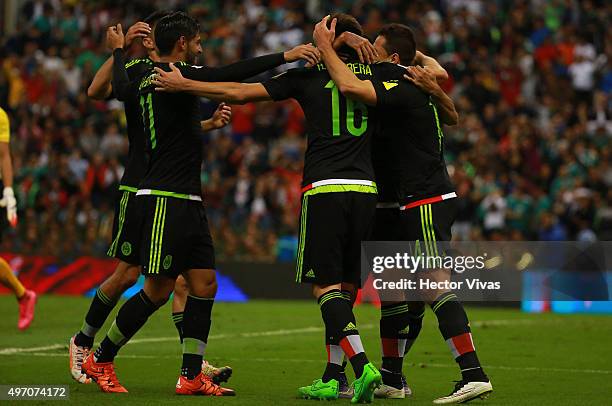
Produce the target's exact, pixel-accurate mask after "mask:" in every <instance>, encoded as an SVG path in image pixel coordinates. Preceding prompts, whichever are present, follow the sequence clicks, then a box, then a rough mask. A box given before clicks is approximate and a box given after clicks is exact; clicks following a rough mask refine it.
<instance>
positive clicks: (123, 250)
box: [121, 241, 132, 255]
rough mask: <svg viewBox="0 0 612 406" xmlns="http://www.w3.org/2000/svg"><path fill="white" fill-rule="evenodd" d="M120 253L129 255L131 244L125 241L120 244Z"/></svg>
mask: <svg viewBox="0 0 612 406" xmlns="http://www.w3.org/2000/svg"><path fill="white" fill-rule="evenodd" d="M121 253H122V254H123V255H130V254H131V253H132V244H130V243H129V242H127V241H125V242H124V243H123V244H121Z"/></svg>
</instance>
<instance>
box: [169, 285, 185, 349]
mask: <svg viewBox="0 0 612 406" xmlns="http://www.w3.org/2000/svg"><path fill="white" fill-rule="evenodd" d="M188 294H189V286H187V281H186V280H185V278H184V277H183V275H179V276H178V277H177V278H176V283H175V285H174V294H173V295H172V321H173V322H174V326H175V327H176V331H178V334H179V339H180V340H181V344H182V343H183V316H184V313H185V303H187V295H188Z"/></svg>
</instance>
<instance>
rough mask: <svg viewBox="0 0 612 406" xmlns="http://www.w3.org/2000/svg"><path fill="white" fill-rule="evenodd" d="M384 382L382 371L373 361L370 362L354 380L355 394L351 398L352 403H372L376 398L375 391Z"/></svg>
mask: <svg viewBox="0 0 612 406" xmlns="http://www.w3.org/2000/svg"><path fill="white" fill-rule="evenodd" d="M381 383H382V376H381V375H380V372H379V371H378V369H376V367H375V366H374V365H372V363H371V362H368V363H367V364H366V366H365V367H364V368H363V373H362V374H361V376H360V377H359V379H356V380H355V381H354V382H353V388H354V389H355V394H354V395H353V398H352V399H351V403H372V399H374V391H375V390H376V388H378V387H379V386H380V384H381Z"/></svg>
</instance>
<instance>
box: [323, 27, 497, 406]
mask: <svg viewBox="0 0 612 406" xmlns="http://www.w3.org/2000/svg"><path fill="white" fill-rule="evenodd" d="M326 27H327V26H326V24H324V22H322V23H320V24H318V25H317V28H316V29H315V41H316V43H317V46H318V48H319V50H320V51H321V56H322V59H323V61H324V63H325V65H326V66H327V68H328V70H329V72H330V75H331V76H332V78H333V79H334V81H335V82H336V83H337V85H338V88H339V89H340V92H341V93H342V94H344V95H345V96H346V97H350V98H353V99H355V100H359V101H360V102H362V103H365V104H366V105H368V106H376V107H377V108H378V109H379V114H380V115H381V123H385V124H384V125H383V126H382V128H381V134H380V135H381V136H383V137H389V142H388V144H387V148H386V149H385V151H384V152H385V153H386V154H387V156H385V159H386V160H387V162H390V163H391V164H390V166H387V171H388V172H387V173H386V174H385V175H386V176H388V177H391V178H392V179H393V175H395V178H394V181H393V182H392V183H394V185H395V188H394V192H391V193H390V195H391V196H392V195H393V194H395V196H396V198H397V199H398V203H399V208H400V213H401V214H400V222H401V224H402V228H401V230H399V235H398V236H397V237H398V238H397V239H398V240H406V241H419V242H421V243H423V246H424V247H425V251H426V254H427V255H434V250H435V249H436V248H435V247H436V246H435V243H436V241H448V240H450V237H451V235H450V232H451V230H450V229H451V225H452V223H453V221H454V217H455V214H456V206H455V205H454V203H455V200H453V199H454V198H455V197H456V194H455V192H454V187H453V185H452V183H451V182H450V179H449V176H448V173H447V171H446V165H445V163H444V157H443V146H444V139H443V136H444V135H443V133H442V129H441V126H440V119H439V114H438V109H437V107H436V105H435V104H434V103H432V100H431V97H430V95H428V94H426V93H424V92H422V91H421V90H419V89H418V88H417V87H416V86H415V85H414V84H413V83H410V81H408V80H402V78H404V76H405V74H406V71H405V69H404V68H402V67H399V66H395V65H393V64H384V65H387V68H388V74H389V75H390V79H388V80H384V81H377V80H376V78H374V80H361V78H359V77H358V76H356V75H355V74H354V73H353V72H352V71H351V70H350V69H348V68H347V67H346V65H345V64H344V63H343V62H342V61H341V60H340V58H339V57H338V55H337V54H336V52H335V50H334V49H333V46H332V42H333V32H331V31H330V30H328V29H327V28H326ZM396 28H398V27H396ZM404 28H405V29H404V30H403V31H404V33H403V34H401V35H404V36H405V37H410V38H411V37H412V33H411V32H410V30H409V29H408V27H404ZM398 31H400V30H399V29H398ZM317 32H319V33H320V35H319V37H317ZM383 32H384V30H383ZM397 35H398V34H397V33H396V35H395V36H393V37H391V36H388V35H387V36H385V35H381V36H379V37H378V38H377V40H376V43H375V47H376V48H377V51H378V53H379V56H380V57H381V58H383V60H384V59H389V60H390V61H392V60H393V59H397V58H399V59H400V62H402V63H412V61H413V59H414V53H415V51H414V46H413V49H412V51H411V52H406V51H404V52H402V53H399V49H397V48H396V47H394V43H395V44H398V43H401V41H397V38H395V37H396V36H397ZM318 38H320V39H325V38H326V40H324V41H320V40H318ZM394 40H395V41H394ZM411 41H412V43H414V39H413V38H412V40H411ZM404 43H405V41H404ZM394 54H395V56H394ZM381 65H382V64H381ZM412 80H415V79H412ZM375 157H376V154H375ZM375 159H376V158H375ZM380 159H382V158H380ZM417 210H418V211H417ZM437 276H438V277H442V278H445V279H448V278H449V277H450V275H448V274H447V273H445V272H443V271H442V270H440V271H438V272H437ZM430 293H431V292H423V294H424V296H425V297H423V298H422V299H423V300H425V301H427V302H428V303H429V304H430V305H431V307H432V310H433V311H434V313H435V314H436V317H437V318H438V323H439V328H440V332H441V333H442V336H443V337H444V339H445V340H446V342H447V343H448V345H449V348H450V349H451V352H452V353H453V356H454V357H455V360H456V361H457V363H458V364H459V367H460V369H461V374H462V379H461V381H460V382H459V383H457V385H456V386H455V389H454V390H453V392H452V393H451V394H450V395H449V396H446V397H442V398H438V399H436V400H434V403H436V404H447V403H460V402H465V401H468V400H471V399H474V398H476V397H483V396H486V395H487V394H488V393H489V392H491V391H492V386H491V383H490V382H489V379H488V377H487V376H486V375H485V373H484V371H483V369H482V367H481V365H480V362H479V360H478V357H477V356H476V351H475V349H474V344H473V341H472V336H471V332H470V327H469V321H468V318H467V315H466V313H465V311H464V309H463V306H462V305H461V303H460V302H459V301H458V300H457V296H456V295H454V294H453V293H452V292H450V291H442V292H440V291H438V292H435V293H436V295H437V296H436V297H431V296H428V294H430ZM392 306H394V307H389V308H387V309H384V308H383V318H382V320H381V333H383V331H382V330H383V323H384V322H390V323H391V324H393V320H392V319H393V318H394V317H395V316H397V315H398V314H400V313H405V310H407V309H405V308H402V306H404V305H402V304H394V305H392ZM385 310H387V315H388V316H389V317H388V318H389V319H390V320H387V321H385V320H384V319H385V317H384V316H385ZM405 322H407V320H405ZM390 333H391V334H390V335H391V337H390V338H392V339H394V341H392V342H391V343H390V345H389V347H392V346H393V345H395V348H393V350H394V351H389V354H388V355H389V356H388V357H387V363H386V364H387V365H386V366H387V367H388V368H389V369H391V370H390V371H388V372H390V373H389V374H388V375H387V376H389V378H391V376H392V375H393V373H395V377H396V379H395V382H394V383H395V384H396V385H398V383H399V382H400V381H399V379H397V378H399V377H400V376H401V362H402V359H401V358H402V356H403V351H402V350H401V349H400V348H399V346H398V345H397V344H398V343H399V342H400V340H405V339H406V337H405V336H404V337H402V336H401V335H400V333H401V331H398V330H397V329H395V330H394V331H391V332H390ZM404 344H405V341H404ZM392 352H394V354H391V353H392ZM384 353H385V340H384V339H383V354H384ZM390 355H394V356H390ZM383 361H385V359H384V358H383ZM383 366H385V365H384V364H383ZM398 386H399V385H398ZM398 389H399V387H398Z"/></svg>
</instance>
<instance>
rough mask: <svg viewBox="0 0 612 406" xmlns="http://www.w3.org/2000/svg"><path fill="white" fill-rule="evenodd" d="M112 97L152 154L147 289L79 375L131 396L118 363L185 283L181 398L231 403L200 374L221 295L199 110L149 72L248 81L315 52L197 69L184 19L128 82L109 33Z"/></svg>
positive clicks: (141, 244) (178, 17)
mask: <svg viewBox="0 0 612 406" xmlns="http://www.w3.org/2000/svg"><path fill="white" fill-rule="evenodd" d="M108 35H109V36H110V37H114V38H113V39H112V40H111V42H112V43H113V44H114V46H113V49H115V50H114V52H113V58H114V60H113V92H114V93H115V94H116V95H117V96H118V98H119V99H120V100H129V99H130V98H131V97H136V98H137V100H138V104H139V111H140V113H141V115H142V119H143V125H144V129H145V140H146V144H147V150H148V154H149V157H150V158H149V163H148V169H147V172H146V174H145V175H144V177H143V179H141V181H140V183H139V185H138V192H137V196H138V197H137V199H136V200H137V201H139V204H140V205H141V206H140V207H141V211H142V217H143V219H142V224H141V227H140V228H141V233H140V239H139V241H138V242H137V244H136V249H137V250H138V251H139V261H140V264H141V265H142V267H143V273H144V274H145V277H146V278H145V286H144V289H143V290H141V291H140V292H139V293H138V294H136V295H135V296H133V297H132V298H131V299H130V300H128V301H127V302H126V303H125V304H124V305H123V306H122V307H121V309H120V310H119V313H118V315H117V318H116V320H115V323H113V325H112V327H111V328H110V330H109V332H108V334H107V336H106V337H105V339H104V340H103V341H102V344H101V345H100V347H99V348H98V349H97V350H96V351H95V353H93V354H90V356H88V357H87V359H86V360H85V362H84V363H83V371H84V372H85V373H86V374H87V375H88V376H89V377H92V378H94V379H95V380H96V382H97V383H98V385H99V386H100V388H101V389H102V390H103V391H105V392H126V389H125V388H124V387H123V386H121V384H120V383H119V382H118V380H117V377H116V374H115V372H114V367H113V360H114V357H115V355H116V354H117V352H118V351H119V349H120V348H121V346H123V345H124V344H125V343H126V342H127V341H128V340H129V339H130V338H131V337H132V336H133V335H134V334H135V333H136V332H137V331H138V330H139V329H140V328H141V327H142V326H143V325H144V323H145V322H146V320H147V319H148V317H149V316H150V315H151V314H152V313H153V312H154V311H155V310H157V308H159V306H161V305H162V304H164V303H165V302H166V301H167V299H168V297H169V295H170V293H171V292H172V289H173V287H174V285H175V279H176V277H177V275H179V274H183V276H184V277H185V279H186V280H187V283H188V285H189V296H188V298H187V303H186V305H185V312H184V320H183V366H182V370H181V376H180V378H179V382H178V383H177V385H176V393H177V394H181V395H214V396H226V395H234V391H232V390H230V389H225V388H222V387H220V386H218V385H216V384H215V383H214V382H213V381H212V380H211V379H210V377H208V376H205V375H203V373H202V359H203V353H204V349H205V347H206V344H207V339H208V333H209V331H210V324H211V323H210V315H211V311H212V305H213V302H214V296H215V294H216V286H217V285H216V278H215V272H214V251H213V246H212V239H211V237H210V232H209V230H208V223H207V220H206V214H205V211H204V207H203V206H202V197H201V186H200V170H201V164H202V144H201V137H200V134H201V128H200V127H201V122H200V114H199V101H198V99H197V97H195V96H191V95H188V94H183V95H164V94H157V93H155V92H154V91H153V87H152V86H151V73H152V67H153V66H166V67H167V62H170V61H175V62H176V61H178V62H179V64H180V65H181V69H183V72H184V73H185V75H186V76H188V77H194V78H197V79H200V80H242V79H246V78H248V77H251V76H254V75H256V74H259V73H261V72H263V71H266V70H269V69H272V68H274V67H276V66H278V65H281V64H283V63H285V62H292V61H294V60H297V59H298V58H307V59H310V60H316V58H317V52H316V50H315V49H314V48H313V47H312V46H301V47H300V48H299V49H297V50H292V51H288V52H287V53H278V54H273V55H267V56H262V57H258V58H253V59H251V60H246V61H241V62H238V63H236V64H233V65H229V66H226V67H223V68H207V67H194V66H191V65H190V64H188V63H187V62H194V61H195V58H196V57H197V56H198V55H199V54H200V53H201V52H202V48H201V45H200V35H199V25H198V24H197V22H196V21H195V20H194V19H192V18H191V17H189V16H188V15H187V14H185V13H180V12H178V13H173V14H171V15H169V16H166V17H164V18H162V19H161V20H160V21H159V22H158V24H157V26H156V28H155V31H154V37H155V43H156V46H157V49H158V51H159V61H160V62H159V63H158V62H156V63H154V64H152V65H151V69H150V70H149V71H147V72H145V73H144V74H143V75H142V76H141V77H139V78H137V79H136V80H130V77H129V75H128V73H127V71H126V67H125V65H124V63H123V59H124V55H123V49H122V44H123V33H122V32H121V26H120V25H118V26H117V27H116V29H115V30H114V31H113V30H111V31H110V32H109V33H108Z"/></svg>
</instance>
